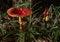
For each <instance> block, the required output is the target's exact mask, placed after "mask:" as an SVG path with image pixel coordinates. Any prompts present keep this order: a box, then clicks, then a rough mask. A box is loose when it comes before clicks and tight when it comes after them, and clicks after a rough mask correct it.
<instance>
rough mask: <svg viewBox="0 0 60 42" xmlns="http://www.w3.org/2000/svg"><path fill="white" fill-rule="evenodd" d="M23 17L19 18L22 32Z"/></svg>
mask: <svg viewBox="0 0 60 42" xmlns="http://www.w3.org/2000/svg"><path fill="white" fill-rule="evenodd" d="M21 18H22V17H19V24H20V30H21V31H22V24H23V23H22V19H21Z"/></svg>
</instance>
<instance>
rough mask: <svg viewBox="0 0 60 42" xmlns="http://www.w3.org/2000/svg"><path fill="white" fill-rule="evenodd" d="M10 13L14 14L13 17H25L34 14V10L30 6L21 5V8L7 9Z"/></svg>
mask: <svg viewBox="0 0 60 42" xmlns="http://www.w3.org/2000/svg"><path fill="white" fill-rule="evenodd" d="M7 13H8V15H10V16H12V17H25V16H29V15H30V14H32V10H31V9H29V8H25V7H20V8H14V7H12V8H10V9H8V10H7Z"/></svg>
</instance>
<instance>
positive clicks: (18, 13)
mask: <svg viewBox="0 0 60 42" xmlns="http://www.w3.org/2000/svg"><path fill="white" fill-rule="evenodd" d="M7 13H8V15H9V16H11V17H19V24H20V30H22V19H21V18H22V17H26V16H29V15H30V14H32V10H31V9H29V8H26V7H19V8H15V7H12V8H9V9H8V10H7Z"/></svg>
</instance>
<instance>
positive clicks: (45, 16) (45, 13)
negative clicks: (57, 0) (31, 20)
mask: <svg viewBox="0 0 60 42" xmlns="http://www.w3.org/2000/svg"><path fill="white" fill-rule="evenodd" d="M43 15H44V19H45V21H48V20H49V19H48V18H49V9H48V8H47V7H46V8H45V10H44V12H43Z"/></svg>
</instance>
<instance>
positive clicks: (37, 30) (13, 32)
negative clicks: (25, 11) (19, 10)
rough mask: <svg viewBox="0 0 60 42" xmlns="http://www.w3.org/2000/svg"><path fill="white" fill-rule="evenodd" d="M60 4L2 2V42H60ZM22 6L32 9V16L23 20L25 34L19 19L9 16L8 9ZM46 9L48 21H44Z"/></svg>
mask: <svg viewBox="0 0 60 42" xmlns="http://www.w3.org/2000/svg"><path fill="white" fill-rule="evenodd" d="M59 3H60V1H59V0H0V42H60V4H59ZM20 6H24V7H28V8H30V9H32V14H31V15H30V16H28V17H24V18H23V19H22V20H23V22H24V23H23V32H20V29H19V23H18V18H15V17H10V16H8V15H7V9H9V8H11V7H20ZM46 7H48V8H49V18H48V19H49V20H48V21H44V20H43V18H44V16H43V12H44V9H45V8H46ZM21 39H23V40H24V41H23V40H22V41H20V40H21Z"/></svg>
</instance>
